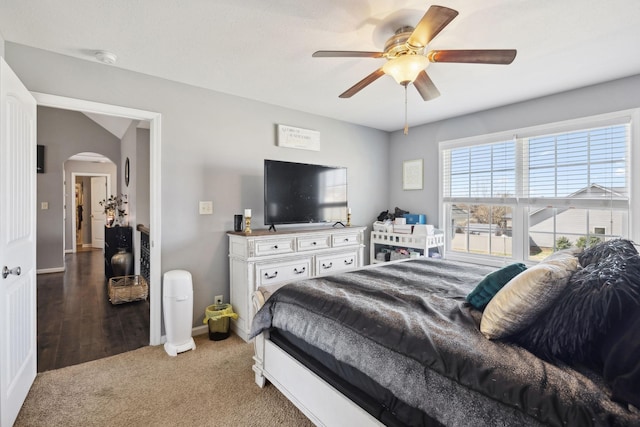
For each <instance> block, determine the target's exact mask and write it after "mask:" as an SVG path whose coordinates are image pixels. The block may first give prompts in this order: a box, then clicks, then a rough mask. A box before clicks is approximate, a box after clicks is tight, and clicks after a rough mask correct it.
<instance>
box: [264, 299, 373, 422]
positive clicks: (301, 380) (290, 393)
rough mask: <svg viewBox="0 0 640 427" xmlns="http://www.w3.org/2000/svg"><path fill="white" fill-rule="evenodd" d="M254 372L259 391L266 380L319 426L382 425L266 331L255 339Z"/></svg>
mask: <svg viewBox="0 0 640 427" xmlns="http://www.w3.org/2000/svg"><path fill="white" fill-rule="evenodd" d="M264 301H265V300H264V296H263V294H262V292H260V291H255V292H254V293H253V295H252V303H253V308H254V313H256V312H257V311H258V309H260V307H262V305H263V304H264ZM254 349H255V355H254V356H253V360H254V364H253V372H254V373H255V381H256V384H258V386H260V387H261V388H262V387H264V386H265V384H266V381H267V380H268V381H269V382H270V383H271V384H273V385H274V386H275V387H276V388H277V389H278V390H280V392H281V393H282V394H283V395H284V396H285V397H286V398H287V399H289V400H290V401H291V403H293V404H294V405H295V406H296V407H297V408H298V409H300V411H302V413H303V414H305V415H306V416H307V418H309V419H310V420H311V421H312V422H313V423H314V424H315V425H318V426H354V425H358V426H382V425H383V424H382V423H380V421H378V420H376V419H375V418H373V417H372V416H371V415H370V414H369V413H368V412H366V411H365V410H364V409H362V408H361V407H360V406H358V405H356V404H355V403H354V402H352V401H351V400H350V399H349V398H347V397H346V396H345V395H344V394H342V393H340V392H339V391H338V390H336V389H335V388H334V387H332V386H331V385H329V384H328V383H326V382H325V381H324V380H323V379H322V378H320V377H319V376H317V375H316V374H315V373H313V372H311V371H310V370H309V369H308V368H307V367H305V366H304V365H302V364H301V363H300V362H298V361H297V360H296V359H294V358H293V357H292V356H290V355H289V354H288V353H286V352H285V351H283V350H282V349H281V348H280V347H278V346H277V345H275V344H274V343H273V342H272V341H271V340H269V333H268V332H267V331H265V332H263V333H261V334H260V335H258V336H256V337H255V338H254Z"/></svg>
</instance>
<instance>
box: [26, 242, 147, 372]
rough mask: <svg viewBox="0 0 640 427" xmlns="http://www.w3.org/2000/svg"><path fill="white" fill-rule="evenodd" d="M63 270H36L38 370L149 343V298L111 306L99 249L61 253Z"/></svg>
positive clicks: (95, 357)
mask: <svg viewBox="0 0 640 427" xmlns="http://www.w3.org/2000/svg"><path fill="white" fill-rule="evenodd" d="M65 268H66V270H65V272H64V273H51V274H40V275H38V282H37V286H38V289H37V293H38V372H43V371H48V370H50V369H58V368H62V367H65V366H70V365H75V364H78V363H82V362H87V361H89V360H95V359H101V358H103V357H107V356H112V355H115V354H119V353H123V352H125V351H129V350H134V349H136V348H139V347H143V346H145V345H148V344H149V302H148V300H147V301H136V302H130V303H125V304H118V305H112V304H111V303H110V302H109V297H108V295H107V281H106V279H105V277H104V258H103V255H102V251H101V250H91V251H82V252H78V253H75V254H67V255H65Z"/></svg>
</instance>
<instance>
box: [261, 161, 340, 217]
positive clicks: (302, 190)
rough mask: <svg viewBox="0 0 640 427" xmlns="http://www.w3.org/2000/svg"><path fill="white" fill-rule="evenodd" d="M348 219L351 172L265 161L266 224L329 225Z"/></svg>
mask: <svg viewBox="0 0 640 427" xmlns="http://www.w3.org/2000/svg"><path fill="white" fill-rule="evenodd" d="M346 218H347V168H345V167H336V166H321V165H313V164H306V163H293V162H284V161H279V160H265V161H264V223H265V225H269V226H272V227H273V226H275V225H277V224H302V223H307V224H308V223H329V222H333V223H335V222H340V221H344V220H346Z"/></svg>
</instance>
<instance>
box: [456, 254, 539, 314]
mask: <svg viewBox="0 0 640 427" xmlns="http://www.w3.org/2000/svg"><path fill="white" fill-rule="evenodd" d="M526 269H527V266H526V265H524V264H522V263H516V264H510V265H507V266H506V267H502V268H501V269H500V270H496V271H494V272H493V273H489V274H487V275H486V276H485V278H484V279H482V280H481V281H480V283H478V285H477V286H476V288H475V289H474V290H473V291H471V293H470V294H469V295H467V302H469V304H471V305H472V306H474V307H475V308H477V309H478V310H484V308H485V307H486V306H487V304H489V301H491V298H493V296H494V295H495V294H497V293H498V291H499V290H500V289H502V287H503V286H504V285H506V284H507V283H509V281H510V280H511V279H513V278H514V277H516V276H517V275H518V274H520V273H522V272H523V271H525V270H526Z"/></svg>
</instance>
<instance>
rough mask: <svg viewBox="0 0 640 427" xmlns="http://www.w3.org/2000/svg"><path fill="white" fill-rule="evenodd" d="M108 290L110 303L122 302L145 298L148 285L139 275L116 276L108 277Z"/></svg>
mask: <svg viewBox="0 0 640 427" xmlns="http://www.w3.org/2000/svg"><path fill="white" fill-rule="evenodd" d="M108 292H109V301H111V304H114V305H115V304H122V303H125V302H131V301H140V300H146V299H147V296H148V295H149V286H148V285H147V281H146V280H145V279H144V277H142V276H139V275H133V276H116V277H112V278H111V279H109V285H108Z"/></svg>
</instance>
